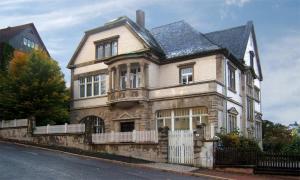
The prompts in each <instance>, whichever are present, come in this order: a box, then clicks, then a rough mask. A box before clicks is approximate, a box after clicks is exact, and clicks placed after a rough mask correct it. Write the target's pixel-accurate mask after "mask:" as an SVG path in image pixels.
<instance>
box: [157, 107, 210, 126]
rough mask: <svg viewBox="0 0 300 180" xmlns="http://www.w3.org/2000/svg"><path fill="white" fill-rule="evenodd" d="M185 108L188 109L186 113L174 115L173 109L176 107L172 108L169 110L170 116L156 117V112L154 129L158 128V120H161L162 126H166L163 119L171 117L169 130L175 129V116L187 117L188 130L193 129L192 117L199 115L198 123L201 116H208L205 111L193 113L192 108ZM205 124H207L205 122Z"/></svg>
mask: <svg viewBox="0 0 300 180" xmlns="http://www.w3.org/2000/svg"><path fill="white" fill-rule="evenodd" d="M185 109H186V110H188V112H189V113H188V115H184V116H175V111H176V109H172V110H170V111H171V116H165V117H158V113H159V112H156V130H158V123H157V121H158V120H163V126H166V122H165V119H171V127H169V128H170V130H171V131H175V118H180V117H188V119H189V129H188V130H190V131H193V130H194V129H193V117H199V119H200V124H201V123H202V117H208V114H207V113H200V114H193V111H192V110H193V108H185ZM207 126H209V125H208V124H207Z"/></svg>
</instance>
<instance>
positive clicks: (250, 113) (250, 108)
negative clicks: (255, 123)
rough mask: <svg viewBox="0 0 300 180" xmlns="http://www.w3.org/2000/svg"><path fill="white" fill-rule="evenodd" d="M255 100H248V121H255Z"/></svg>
mask: <svg viewBox="0 0 300 180" xmlns="http://www.w3.org/2000/svg"><path fill="white" fill-rule="evenodd" d="M253 113H254V112H253V100H252V99H251V98H249V97H248V98H247V119H248V121H252V120H253Z"/></svg>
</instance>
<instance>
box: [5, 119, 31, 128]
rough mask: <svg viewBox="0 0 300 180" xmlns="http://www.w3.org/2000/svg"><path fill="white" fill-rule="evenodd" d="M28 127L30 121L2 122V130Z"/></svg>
mask: <svg viewBox="0 0 300 180" xmlns="http://www.w3.org/2000/svg"><path fill="white" fill-rule="evenodd" d="M23 126H28V119H14V120H2V121H1V122H0V128H11V127H23Z"/></svg>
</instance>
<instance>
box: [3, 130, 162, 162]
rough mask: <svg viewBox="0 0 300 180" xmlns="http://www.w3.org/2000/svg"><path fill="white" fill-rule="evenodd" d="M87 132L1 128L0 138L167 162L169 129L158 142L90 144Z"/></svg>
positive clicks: (160, 134)
mask: <svg viewBox="0 0 300 180" xmlns="http://www.w3.org/2000/svg"><path fill="white" fill-rule="evenodd" d="M87 137H88V136H86V134H51V135H31V134H30V133H28V129H27V127H22V128H8V129H0V139H4V140H10V141H17V142H22V143H28V144H34V145H38V146H43V147H56V148H57V149H68V148H69V149H78V150H79V151H80V150H82V151H88V152H95V153H108V154H113V155H119V156H126V157H133V158H137V159H143V160H148V161H155V162H167V155H168V141H167V140H168V135H167V130H161V131H160V133H159V142H158V143H149V144H139V143H114V144H101V145H95V144H88V143H86V142H87V140H86V138H87Z"/></svg>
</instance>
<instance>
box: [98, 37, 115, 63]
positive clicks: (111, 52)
mask: <svg viewBox="0 0 300 180" xmlns="http://www.w3.org/2000/svg"><path fill="white" fill-rule="evenodd" d="M95 45H96V59H103V58H108V57H111V56H116V55H117V54H118V41H117V39H116V38H114V39H109V40H102V41H98V42H95Z"/></svg>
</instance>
